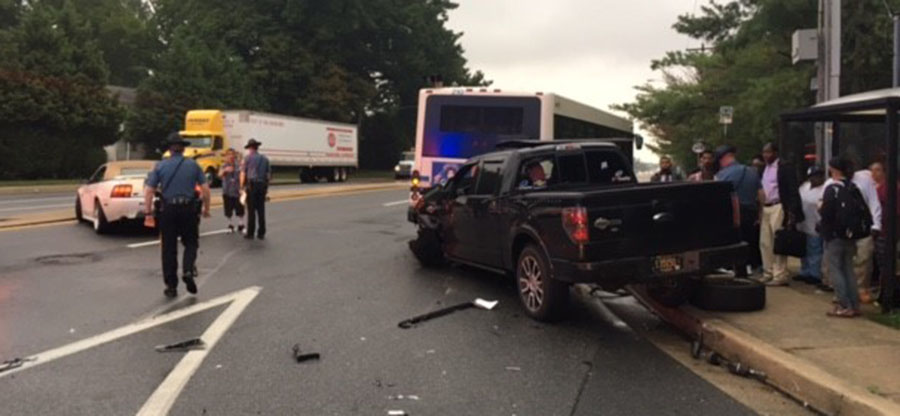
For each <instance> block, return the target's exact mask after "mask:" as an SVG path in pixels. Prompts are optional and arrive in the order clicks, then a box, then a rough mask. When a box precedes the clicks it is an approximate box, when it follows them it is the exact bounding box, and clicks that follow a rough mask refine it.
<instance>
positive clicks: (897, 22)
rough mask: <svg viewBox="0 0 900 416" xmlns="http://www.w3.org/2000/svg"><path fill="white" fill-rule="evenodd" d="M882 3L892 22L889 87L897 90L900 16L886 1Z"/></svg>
mask: <svg viewBox="0 0 900 416" xmlns="http://www.w3.org/2000/svg"><path fill="white" fill-rule="evenodd" d="M882 1H883V2H884V8H886V9H887V12H888V16H890V18H891V20H892V21H893V22H894V77H893V78H894V82H893V83H892V84H891V85H892V86H893V87H894V88H897V87H900V14H898V13H894V10H893V9H891V5H890V4H888V2H887V0H882Z"/></svg>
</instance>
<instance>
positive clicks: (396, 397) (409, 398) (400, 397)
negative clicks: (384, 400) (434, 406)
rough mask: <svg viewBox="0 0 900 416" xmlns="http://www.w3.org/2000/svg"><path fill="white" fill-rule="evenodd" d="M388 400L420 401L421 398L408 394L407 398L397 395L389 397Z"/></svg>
mask: <svg viewBox="0 0 900 416" xmlns="http://www.w3.org/2000/svg"><path fill="white" fill-rule="evenodd" d="M388 399H390V400H413V401H419V396H417V395H415V394H407V395H405V396H404V395H402V394H398V395H396V396H394V395H390V396H388Z"/></svg>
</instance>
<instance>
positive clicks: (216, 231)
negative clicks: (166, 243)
mask: <svg viewBox="0 0 900 416" xmlns="http://www.w3.org/2000/svg"><path fill="white" fill-rule="evenodd" d="M230 232H231V230H229V229H227V228H223V229H221V230H215V231H207V232H205V233H200V234H199V235H198V237H206V236H210V235H216V234H225V233H230ZM157 244H159V240H158V239H157V240H152V241H145V242H143V243H133V244H129V245H127V246H126V247H128V248H140V247H147V246H154V245H157Z"/></svg>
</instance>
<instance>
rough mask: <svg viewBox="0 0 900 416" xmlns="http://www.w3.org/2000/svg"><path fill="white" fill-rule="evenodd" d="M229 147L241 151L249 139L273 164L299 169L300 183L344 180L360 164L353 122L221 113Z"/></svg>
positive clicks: (237, 112)
mask: <svg viewBox="0 0 900 416" xmlns="http://www.w3.org/2000/svg"><path fill="white" fill-rule="evenodd" d="M222 118H223V124H224V130H225V136H226V138H227V141H228V144H229V146H230V147H233V148H235V149H236V150H242V149H243V148H244V145H245V144H246V143H247V141H248V140H250V139H256V140H257V141H260V142H262V146H260V147H259V152H260V153H262V154H264V155H266V156H267V157H268V158H269V161H270V162H271V164H272V166H290V167H297V168H299V175H300V181H301V182H313V181H317V180H319V179H327V180H328V181H329V182H341V181H344V180H346V179H347V175H348V173H349V172H350V171H351V170H354V169H356V168H358V167H359V140H358V137H357V128H356V126H355V125H353V124H345V123H337V122H332V121H323V120H313V119H307V118H299V117H290V116H283V115H278V114H268V113H260V112H255V111H246V110H226V111H223V112H222Z"/></svg>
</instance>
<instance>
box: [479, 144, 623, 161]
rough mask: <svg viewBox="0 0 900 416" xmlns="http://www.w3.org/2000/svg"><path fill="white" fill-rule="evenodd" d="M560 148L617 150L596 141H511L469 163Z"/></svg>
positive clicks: (612, 146)
mask: <svg viewBox="0 0 900 416" xmlns="http://www.w3.org/2000/svg"><path fill="white" fill-rule="evenodd" d="M573 145H574V146H573ZM560 146H572V147H571V148H572V149H577V148H581V149H617V148H618V146H616V145H615V143H610V142H601V141H596V140H552V141H546V140H510V141H505V142H502V143H500V144H498V145H497V148H498V149H501V150H497V151H494V152H490V153H484V154H481V155H478V156H474V157H472V158H471V159H469V162H470V163H471V162H476V161H479V160H484V159H498V158H503V159H507V158H509V157H510V156H511V155H513V154H516V155H529V154H532V153H544V152H548V151H555V150H558V149H559V147H560Z"/></svg>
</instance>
